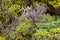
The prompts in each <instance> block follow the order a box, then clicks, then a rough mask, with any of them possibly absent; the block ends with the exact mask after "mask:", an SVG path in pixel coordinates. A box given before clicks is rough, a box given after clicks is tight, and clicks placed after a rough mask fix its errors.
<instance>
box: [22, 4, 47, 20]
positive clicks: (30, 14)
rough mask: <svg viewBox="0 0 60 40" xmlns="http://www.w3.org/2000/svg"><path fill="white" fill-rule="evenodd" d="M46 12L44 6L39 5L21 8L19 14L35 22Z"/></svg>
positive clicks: (45, 6)
mask: <svg viewBox="0 0 60 40" xmlns="http://www.w3.org/2000/svg"><path fill="white" fill-rule="evenodd" d="M47 10H48V7H47V5H46V4H41V5H39V6H27V7H22V8H21V12H22V13H23V14H24V15H26V17H27V18H29V19H31V20H37V19H38V18H39V16H40V15H44V14H45V13H46V11H47Z"/></svg>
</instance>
